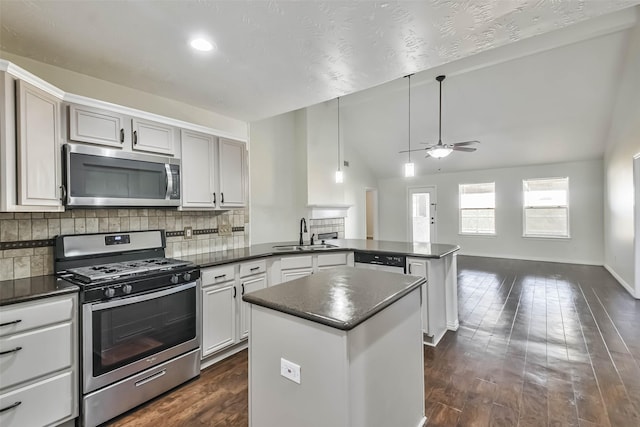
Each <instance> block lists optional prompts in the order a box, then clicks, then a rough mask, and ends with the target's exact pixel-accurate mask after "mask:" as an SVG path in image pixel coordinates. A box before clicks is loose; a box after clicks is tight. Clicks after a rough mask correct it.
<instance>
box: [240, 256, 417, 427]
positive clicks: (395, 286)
mask: <svg viewBox="0 0 640 427" xmlns="http://www.w3.org/2000/svg"><path fill="white" fill-rule="evenodd" d="M424 283H425V279H424V278H419V277H414V276H406V275H401V274H397V273H389V272H382V271H370V270H362V269H356V268H351V267H338V268H333V269H329V270H326V271H322V272H320V273H318V274H314V275H311V276H307V277H303V278H299V279H296V280H294V281H290V282H288V283H284V284H281V285H279V286H275V287H271V288H266V289H262V290H258V291H255V292H251V293H248V294H246V295H244V297H243V299H244V301H246V302H249V303H250V304H251V315H250V318H251V320H250V329H251V336H250V340H251V345H250V346H249V422H250V426H251V427H261V426H275V425H277V426H281V427H294V426H301V425H304V426H309V427H315V426H318V427H320V426H327V425H330V426H335V427H347V426H352V427H364V426H390V425H393V426H398V427H403V426H404V427H416V426H421V425H423V424H424V422H425V418H424V372H423V369H424V365H423V350H422V342H421V341H422V322H421V295H420V286H421V285H422V284H424Z"/></svg>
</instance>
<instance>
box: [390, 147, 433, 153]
mask: <svg viewBox="0 0 640 427" xmlns="http://www.w3.org/2000/svg"><path fill="white" fill-rule="evenodd" d="M428 149H429V148H414V149H412V150H403V151H398V153H413V152H414V151H424V150H428Z"/></svg>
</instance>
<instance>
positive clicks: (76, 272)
mask: <svg viewBox="0 0 640 427" xmlns="http://www.w3.org/2000/svg"><path fill="white" fill-rule="evenodd" d="M191 264H192V263H191V262H189V261H181V260H178V259H173V258H149V259H141V260H135V261H126V262H114V263H108V264H100V265H92V266H86V267H78V268H69V269H67V273H70V274H72V278H73V279H75V280H78V281H80V282H82V283H87V284H88V283H100V282H105V281H111V280H115V279H122V278H126V277H132V276H140V275H145V274H151V273H155V272H159V271H170V270H173V269H177V268H180V267H184V266H187V265H191Z"/></svg>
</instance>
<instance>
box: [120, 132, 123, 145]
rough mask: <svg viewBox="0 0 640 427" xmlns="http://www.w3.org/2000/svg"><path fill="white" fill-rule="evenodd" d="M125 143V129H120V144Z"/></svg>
mask: <svg viewBox="0 0 640 427" xmlns="http://www.w3.org/2000/svg"><path fill="white" fill-rule="evenodd" d="M123 143H124V128H120V144H123Z"/></svg>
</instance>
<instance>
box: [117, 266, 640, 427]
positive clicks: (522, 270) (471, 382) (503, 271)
mask: <svg viewBox="0 0 640 427" xmlns="http://www.w3.org/2000/svg"><path fill="white" fill-rule="evenodd" d="M458 299H459V318H460V329H459V330H458V331H457V332H447V334H446V335H445V337H444V338H443V340H442V341H441V342H440V344H439V345H438V347H437V348H435V349H434V348H430V347H425V350H424V356H425V409H426V415H427V417H428V419H429V420H428V425H429V426H520V427H527V426H583V427H592V426H608V427H619V426H625V427H626V426H640V302H637V301H636V300H634V299H633V298H632V297H631V296H629V294H628V293H627V292H626V291H625V290H624V289H623V288H622V287H621V286H620V285H619V284H618V283H617V282H616V281H615V280H614V279H613V277H611V275H610V274H609V273H608V272H607V271H606V270H605V269H604V268H602V267H594V266H582V265H573V264H556V263H543V262H533V261H516V260H505V259H491V258H479V257H464V256H459V257H458ZM247 408H248V402H247V352H246V351H243V352H241V353H239V354H237V355H235V356H233V357H231V358H229V359H227V360H225V361H223V362H221V363H219V364H217V365H215V366H213V367H211V368H208V369H206V370H204V371H203V372H202V375H201V376H200V378H199V379H197V380H194V381H192V382H190V383H188V384H186V385H184V386H182V387H180V388H178V389H176V390H174V391H173V392H170V393H168V394H166V395H164V396H162V397H160V398H158V399H156V400H154V401H152V402H149V403H147V404H146V405H144V406H142V407H140V408H139V409H137V410H136V411H134V412H132V413H130V414H127V415H125V416H123V417H121V418H119V419H118V420H116V421H115V422H113V423H112V424H111V425H112V426H119V427H125V426H126V427H133V426H136V427H147V426H153V427H159V426H247V425H248V418H247Z"/></svg>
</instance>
